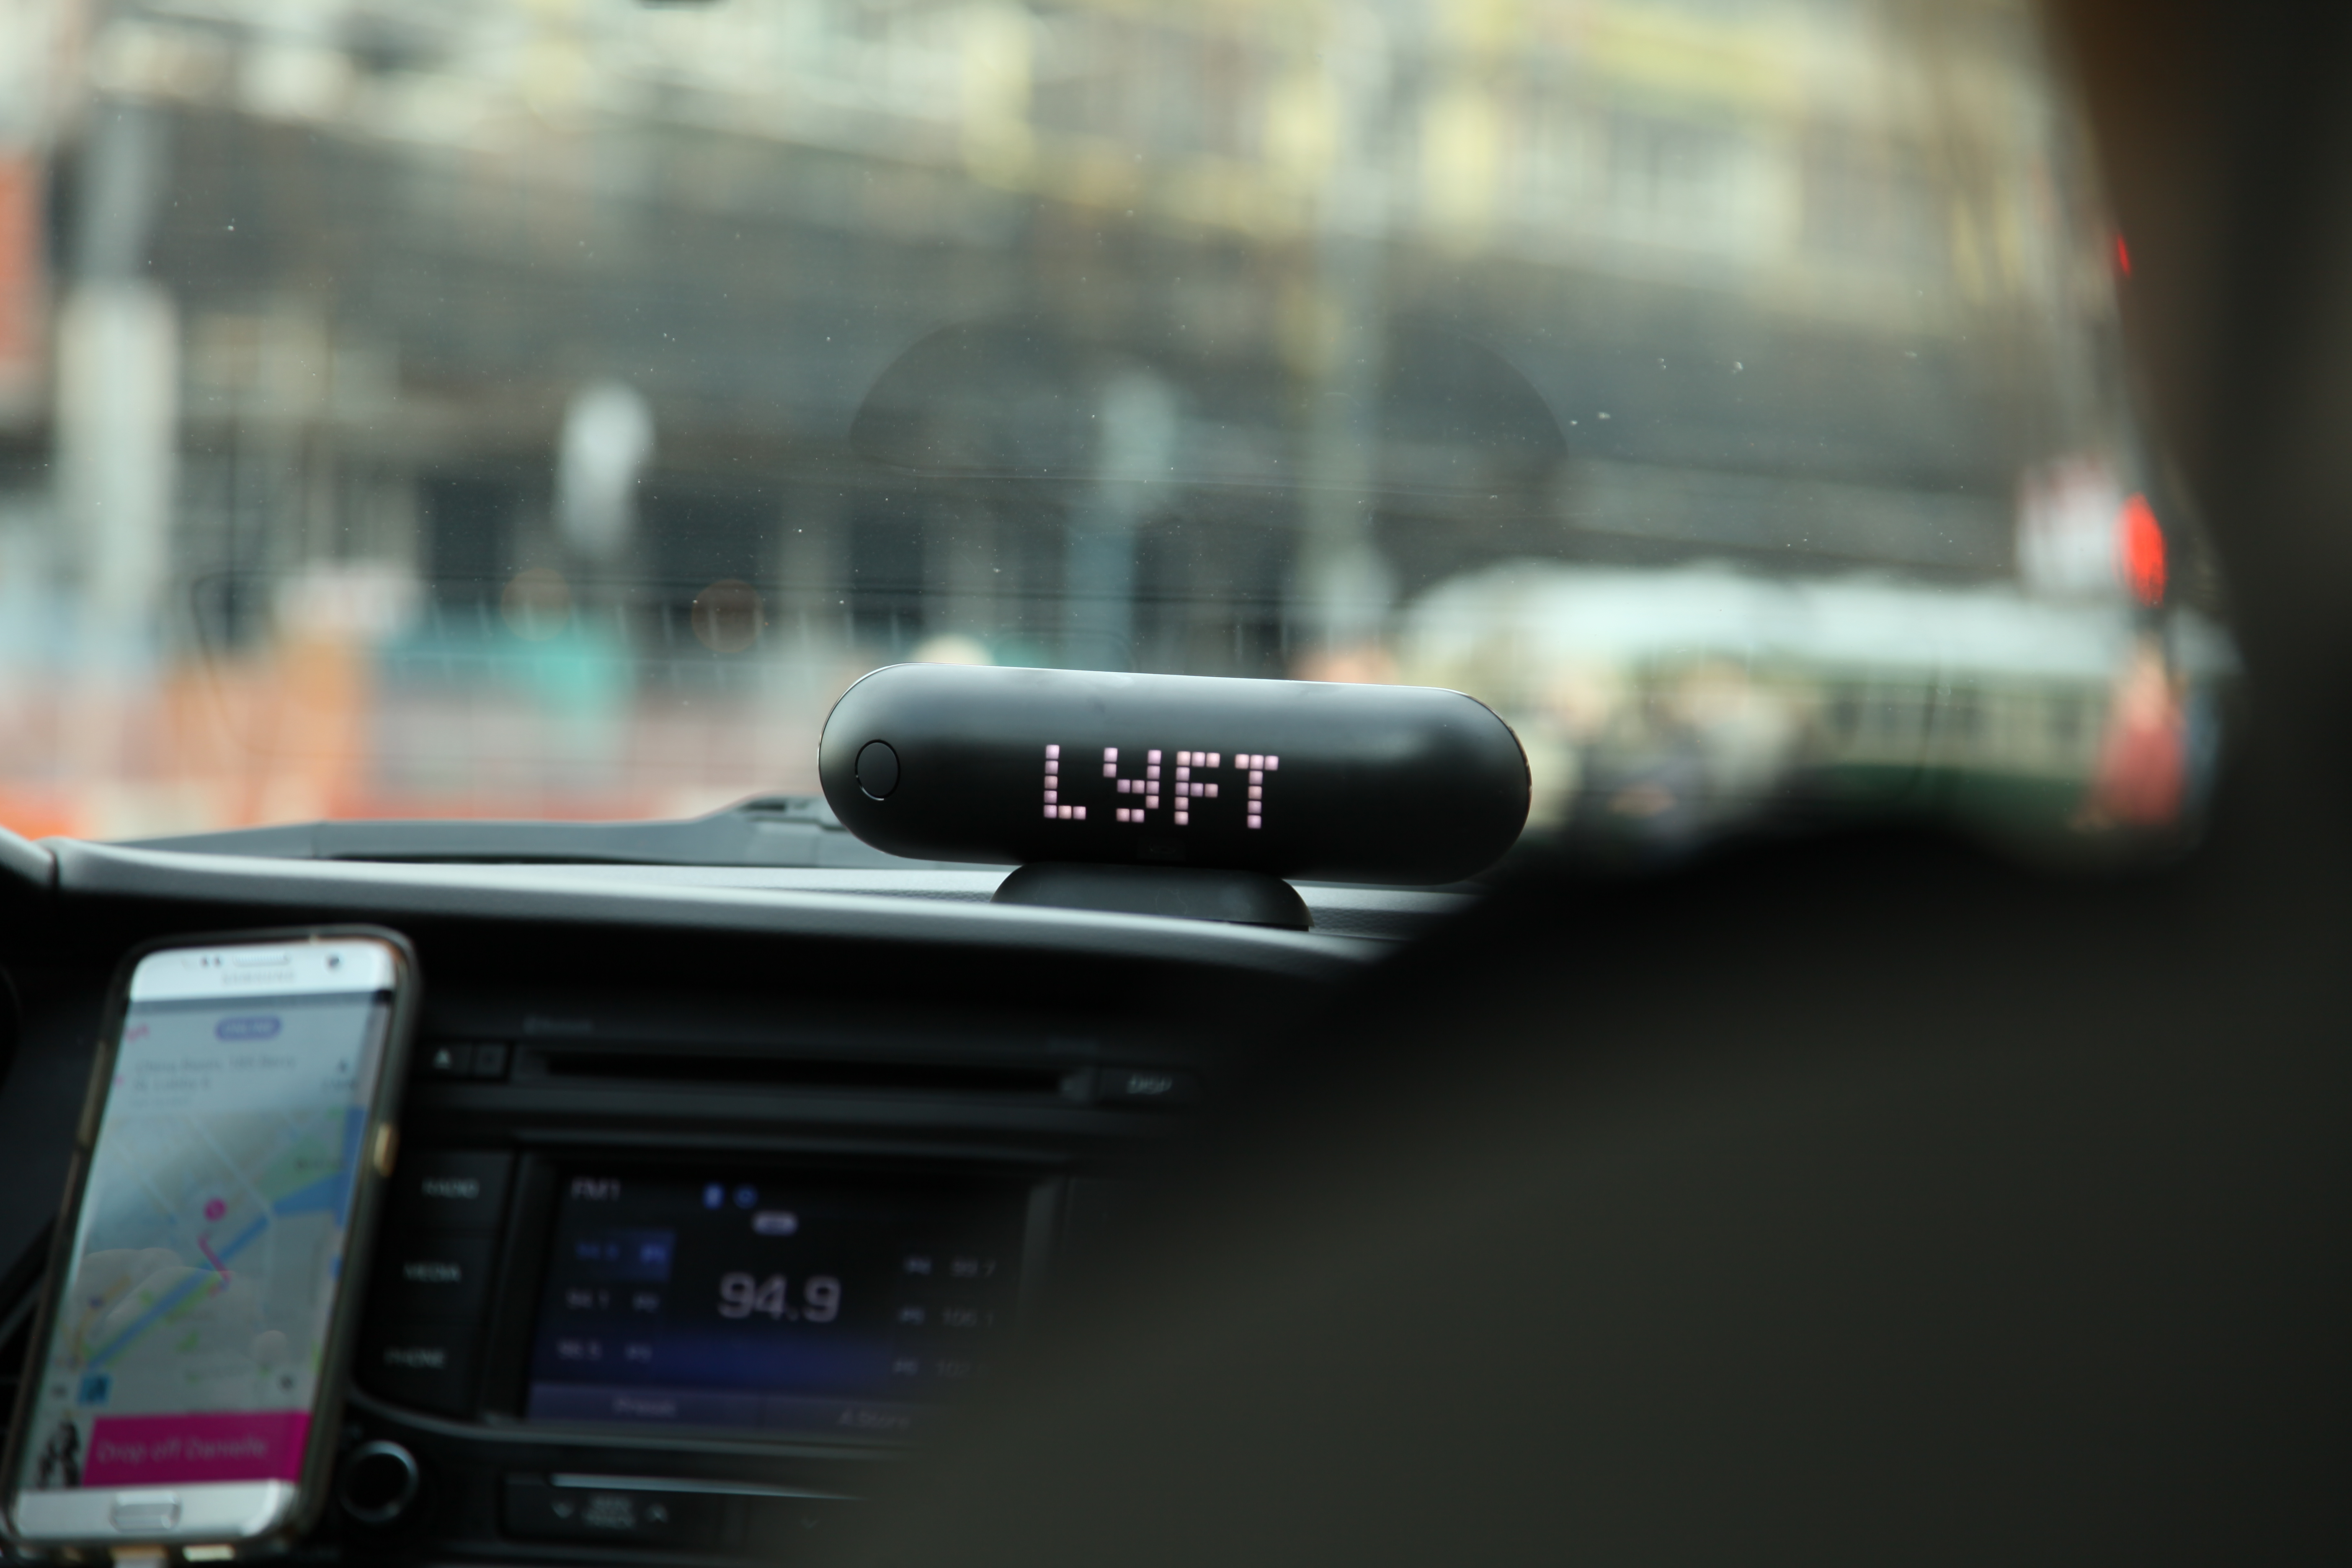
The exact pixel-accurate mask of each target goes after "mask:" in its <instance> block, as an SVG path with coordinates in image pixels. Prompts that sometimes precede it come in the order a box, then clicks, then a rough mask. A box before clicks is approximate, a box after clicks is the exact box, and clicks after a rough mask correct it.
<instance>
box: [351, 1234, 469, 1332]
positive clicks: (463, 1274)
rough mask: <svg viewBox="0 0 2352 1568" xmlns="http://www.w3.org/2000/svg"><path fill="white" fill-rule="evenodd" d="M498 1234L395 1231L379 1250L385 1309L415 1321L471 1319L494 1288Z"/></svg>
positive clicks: (378, 1282)
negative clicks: (492, 1284) (491, 1278)
mask: <svg viewBox="0 0 2352 1568" xmlns="http://www.w3.org/2000/svg"><path fill="white" fill-rule="evenodd" d="M497 1246H498V1240H497V1237H488V1236H448V1235H445V1234H442V1233H441V1232H438V1231H408V1232H400V1231H395V1232H394V1233H393V1234H392V1235H391V1236H389V1237H385V1238H384V1240H383V1244H382V1246H381V1247H379V1248H378V1249H377V1253H376V1274H375V1282H374V1290H375V1293H376V1294H377V1297H378V1300H381V1301H382V1302H383V1310H385V1311H387V1312H389V1313H391V1314H392V1315H393V1316H394V1317H398V1318H404V1319H407V1320H410V1321H416V1322H443V1323H469V1322H472V1321H475V1320H477V1319H478V1318H479V1317H480V1316H481V1315H482V1310H483V1308H484V1307H485V1306H486V1305H488V1301H489V1294H490V1268H491V1265H492V1263H493V1262H494V1261H495V1260H496V1253H497Z"/></svg>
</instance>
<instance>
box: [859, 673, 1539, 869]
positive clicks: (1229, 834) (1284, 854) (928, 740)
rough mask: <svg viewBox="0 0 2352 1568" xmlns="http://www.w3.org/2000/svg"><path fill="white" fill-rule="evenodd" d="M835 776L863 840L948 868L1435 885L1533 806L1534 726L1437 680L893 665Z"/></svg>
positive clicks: (867, 693)
mask: <svg viewBox="0 0 2352 1568" xmlns="http://www.w3.org/2000/svg"><path fill="white" fill-rule="evenodd" d="M817 773H818V777H819V779H820V780H821V781H822V782H823V784H824V796H825V799H826V800H827V801H828V802H829V803H830V804H831V805H832V806H833V809H834V813H835V815H836V816H839V817H840V818H841V821H842V825H843V826H845V827H847V828H848V829H849V830H850V831H851V832H852V833H855V834H856V835H857V837H860V838H862V839H864V840H865V841H866V843H868V844H871V845H873V846H875V847H877V848H880V849H885V850H887V851H889V852H891V853H892V854H897V855H906V856H912V857H917V858H929V859H936V860H969V861H979V862H982V863H997V864H1003V863H1006V862H1016V863H1034V862H1040V861H1061V862H1079V863H1093V864H1097V865H1127V866H1133V865H1139V864H1140V865H1162V866H1189V867H1204V868H1230V869H1234V870H1244V871H1255V872H1263V873H1267V874H1270V875H1272V876H1276V877H1297V878H1304V879H1316V880H1322V881H1337V882H1390V883H1421V884H1426V883H1436V882H1450V881H1454V880H1457V879H1461V878H1465V877H1469V876H1473V875H1475V873H1477V872H1479V871H1482V870H1484V869H1486V868H1487V867H1488V866H1491V865H1493V864H1494V863H1495V861H1496V860H1497V859H1498V858H1501V857H1502V855H1503V853H1504V851H1506V850H1507V849H1508V848H1510V847H1511V845H1512V843H1513V842H1514V841H1515V840H1517V837H1518V836H1519V830H1520V828H1521V827H1523V826H1525V825H1526V823H1527V816H1528V764H1527V757H1526V755H1525V753H1524V752H1522V751H1521V750H1520V748H1519V742H1518V737H1517V736H1516V735H1514V734H1513V733H1512V732H1511V729H1510V726H1509V725H1507V724H1506V723H1504V722H1503V721H1502V720H1501V719H1499V718H1497V717H1496V715H1495V713H1494V712H1493V711H1492V710H1489V709H1488V708H1486V706H1485V705H1484V704H1483V703H1480V702H1478V701H1477V700H1475V699H1473V698H1469V697H1465V696H1464V695H1463V694H1462V693H1460V692H1458V691H1445V690H1440V689H1436V688H1433V687H1414V686H1348V685H1336V684H1329V683H1325V682H1319V681H1298V680H1242V679H1221V678H1214V677H1206V676H1183V675H1118V674H1108V673H1100V672H1095V671H1086V670H1062V669H1004V668H986V667H973V666H968V665H944V664H900V665H892V666H890V667H888V668H884V669H877V670H876V671H874V672H873V673H872V674H870V675H868V676H866V678H865V679H863V680H860V681H859V682H858V683H857V684H856V685H855V686H853V687H851V688H850V689H849V690H848V691H847V692H845V693H844V694H843V696H842V699H841V700H840V701H839V702H837V703H835V705H834V710H833V712H832V714H831V715H830V716H829V717H828V718H827V719H826V721H825V726H824V738H823V739H822V740H821V741H820V742H818V751H817Z"/></svg>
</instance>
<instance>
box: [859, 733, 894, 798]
mask: <svg viewBox="0 0 2352 1568" xmlns="http://www.w3.org/2000/svg"><path fill="white" fill-rule="evenodd" d="M857 787H858V788H859V789H861V790H864V791H865V792H866V795H868V796H870V797H872V798H873V799H875V800H887V799H888V798H889V795H890V792H891V791H892V790H894V789H897V788H898V752H894V751H892V750H891V749H890V742H887V741H868V742H866V744H865V745H864V746H862V747H861V748H859V750H858V752H857Z"/></svg>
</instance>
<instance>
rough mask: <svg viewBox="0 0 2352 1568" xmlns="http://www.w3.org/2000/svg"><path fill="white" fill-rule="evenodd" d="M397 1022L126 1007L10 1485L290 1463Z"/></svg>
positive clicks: (182, 1477)
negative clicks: (390, 1025) (386, 1044)
mask: <svg viewBox="0 0 2352 1568" xmlns="http://www.w3.org/2000/svg"><path fill="white" fill-rule="evenodd" d="M386 1016H387V1005H386V1004H385V1003H383V1002H382V1001H380V1000H379V999H378V998H377V996H375V995H374V994H371V993H368V992H347V993H342V994H327V995H308V996H278V997H269V996H235V997H229V998H219V999H205V1000H202V1001H175V1002H160V1003H151V1004H134V1005H132V1007H131V1010H130V1012H129V1014H128V1016H126V1018H125V1021H124V1026H123V1037H122V1044H121V1052H120V1054H119V1056H118V1058H117V1061H116V1068H115V1076H114V1081H113V1084H112V1087H111V1090H110V1095H109V1098H108V1100H107V1106H106V1112H105V1117H104V1120H103V1121H102V1122H101V1123H100V1131H99V1137H98V1143H97V1148H96V1151H95V1152H94V1153H93V1155H92V1159H91V1168H90V1176H89V1185H88V1188H87V1191H86V1194H85V1196H84V1198H83V1203H82V1208H81V1215H80V1226H79V1235H78V1237H77V1238H76V1240H77V1245H76V1247H75V1249H74V1255H75V1259H76V1261H75V1264H74V1268H73V1275H72V1279H71V1282H70V1284H69V1286H68V1289H67V1290H66V1293H65V1295H64V1297H63V1299H62V1300H61V1301H60V1304H59V1309H58V1321H57V1323H56V1324H55V1325H54V1327H53V1328H52V1330H51V1333H50V1340H49V1352H48V1355H47V1362H46V1364H45V1366H44V1368H43V1383H42V1385H41V1388H40V1393H39V1396H38V1399H37V1402H36V1404H35V1405H34V1406H33V1409H32V1413H31V1426H30V1427H29V1428H28V1430H27V1433H26V1446H25V1449H24V1473H23V1474H22V1476H21V1477H20V1479H19V1484H21V1485H23V1486H25V1487H26V1488H29V1489H37V1490H48V1489H71V1488H78V1487H121V1486H140V1485H146V1484H152V1483H165V1484H169V1483H184V1482H203V1481H247V1480H281V1479H282V1480H292V1479H296V1478H297V1476H298V1472H299V1466H300V1462H301V1455H302V1446H303V1440H304V1437H305V1436H306V1435H307V1433H308V1431H309V1426H310V1409H311V1406H312V1404H313V1400H314V1396H315V1394H316V1393H317V1388H318V1379H319V1374H320V1360H321V1356H322V1353H323V1351H324V1348H325V1340H326V1336H327V1331H328V1325H329V1323H330V1322H331V1319H332V1309H333V1304H334V1289H333V1286H334V1280H335V1279H336V1277H337V1276H338V1274H339V1273H340V1270H341V1264H342V1259H343V1256H344V1251H345V1231H346V1227H347V1226H348V1224H349V1222H350V1217H351V1205H352V1195H353V1194H354V1192H355V1191H356V1188H357V1181H358V1176H359V1167H360V1160H361V1157H362V1152H361V1148H360V1145H361V1142H362V1133H363V1130H364V1126H365V1122H366V1100H367V1096H368V1093H369V1089H370V1086H371V1085H372V1084H373V1082H374V1077H375V1074H374V1070H373V1069H374V1066H375V1053H376V1052H378V1051H380V1050H381V1049H382V1048H383V1033H384V1027H383V1026H384V1022H385V1019H386Z"/></svg>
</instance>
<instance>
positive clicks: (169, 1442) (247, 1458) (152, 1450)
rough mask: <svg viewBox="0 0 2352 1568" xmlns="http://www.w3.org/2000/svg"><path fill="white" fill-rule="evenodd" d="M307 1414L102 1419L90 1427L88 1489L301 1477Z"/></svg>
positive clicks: (84, 1482) (85, 1466)
mask: <svg viewBox="0 0 2352 1568" xmlns="http://www.w3.org/2000/svg"><path fill="white" fill-rule="evenodd" d="M309 1433H310V1413H309V1412H308V1411H304V1410H236V1411H223V1412H217V1413H214V1414H211V1415H101V1416H100V1417H99V1418H98V1419H97V1420H95V1421H93V1422H91V1423H90V1427H89V1458H88V1459H87V1460H85V1461H84V1462H83V1464H82V1470H81V1484H82V1485H83V1486H85V1487H143V1486H150V1485H162V1484H165V1483H171V1482H179V1481H290V1480H295V1479H299V1477H300V1475H301V1472H302V1439H303V1438H304V1437H305V1436H308V1435H309Z"/></svg>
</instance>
